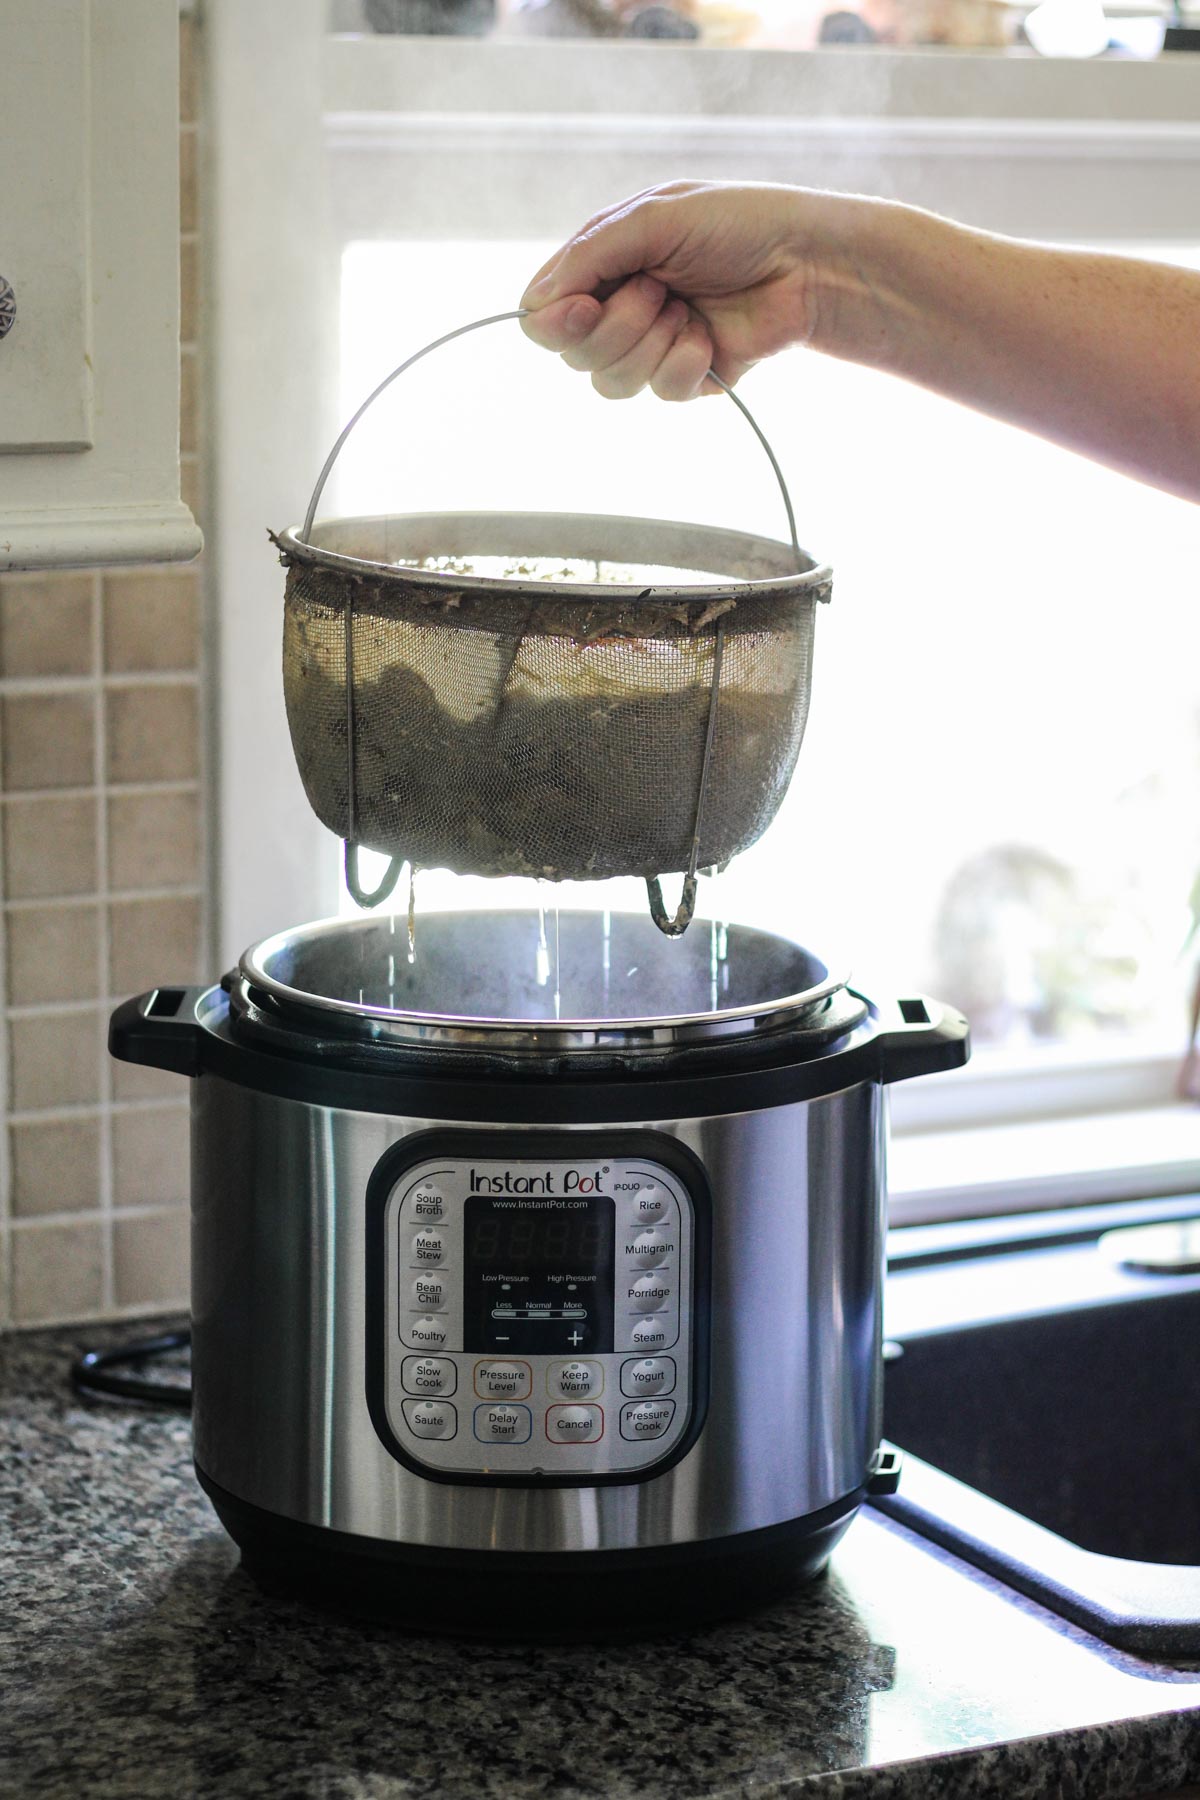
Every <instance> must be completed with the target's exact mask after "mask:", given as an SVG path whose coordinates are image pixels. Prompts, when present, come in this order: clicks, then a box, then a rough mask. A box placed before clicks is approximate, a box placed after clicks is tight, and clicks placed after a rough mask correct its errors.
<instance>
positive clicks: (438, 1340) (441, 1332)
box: [404, 1317, 446, 1350]
mask: <svg viewBox="0 0 1200 1800" xmlns="http://www.w3.org/2000/svg"><path fill="white" fill-rule="evenodd" d="M404 1336H405V1339H406V1341H407V1342H408V1343H410V1344H414V1345H416V1346H417V1347H418V1348H420V1349H423V1350H444V1349H445V1347H446V1321H445V1319H433V1318H429V1317H426V1318H423V1319H411V1320H410V1321H409V1326H408V1330H407V1331H406V1332H405V1334H404Z"/></svg>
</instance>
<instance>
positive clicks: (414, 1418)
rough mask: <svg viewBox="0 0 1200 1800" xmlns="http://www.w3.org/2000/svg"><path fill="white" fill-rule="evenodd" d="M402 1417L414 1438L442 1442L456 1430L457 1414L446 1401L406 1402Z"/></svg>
mask: <svg viewBox="0 0 1200 1800" xmlns="http://www.w3.org/2000/svg"><path fill="white" fill-rule="evenodd" d="M404 1417H405V1420H406V1422H407V1424H408V1429H409V1430H410V1431H411V1432H412V1434H413V1436H414V1437H419V1438H438V1439H440V1440H442V1441H444V1440H445V1439H446V1438H452V1437H453V1436H454V1434H455V1432H456V1431H457V1430H458V1413H457V1411H456V1410H455V1408H454V1407H453V1406H451V1404H450V1402H449V1401H448V1400H406V1401H405V1402H404Z"/></svg>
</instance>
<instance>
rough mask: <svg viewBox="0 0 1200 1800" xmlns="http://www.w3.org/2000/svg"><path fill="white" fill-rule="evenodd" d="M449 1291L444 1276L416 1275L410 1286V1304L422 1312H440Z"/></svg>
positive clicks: (443, 1307)
mask: <svg viewBox="0 0 1200 1800" xmlns="http://www.w3.org/2000/svg"><path fill="white" fill-rule="evenodd" d="M449 1291H450V1287H449V1283H448V1282H447V1280H446V1278H445V1276H444V1275H433V1274H430V1275H418V1276H417V1279H416V1280H415V1281H414V1282H413V1284H412V1303H413V1305H414V1306H416V1307H419V1308H420V1310H421V1311H422V1312H442V1311H443V1310H444V1309H445V1305H446V1296H447V1294H448V1293H449Z"/></svg>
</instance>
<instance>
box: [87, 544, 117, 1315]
mask: <svg viewBox="0 0 1200 1800" xmlns="http://www.w3.org/2000/svg"><path fill="white" fill-rule="evenodd" d="M92 579H93V582H94V584H95V585H94V589H93V613H92V655H93V657H94V659H95V662H94V667H95V670H96V724H95V754H96V892H97V895H98V898H99V902H100V904H99V905H98V906H97V908H96V930H97V933H98V945H97V954H98V961H97V973H98V976H99V983H98V985H99V987H100V991H101V993H105V994H106V993H107V992H108V990H109V988H110V986H111V985H112V984H111V980H110V977H109V961H110V957H109V904H108V902H109V893H108V786H107V780H108V708H107V706H106V704H105V690H104V585H103V578H102V576H101V575H100V574H99V573H97V574H96V575H94V576H93V578H92ZM97 1030H98V1032H99V1035H100V1043H99V1054H100V1067H99V1070H98V1074H99V1082H98V1088H99V1100H100V1113H99V1139H100V1143H99V1156H100V1168H99V1176H100V1191H99V1199H100V1221H101V1232H100V1278H101V1283H102V1290H101V1300H102V1304H103V1307H104V1310H105V1311H106V1312H110V1311H112V1310H114V1308H115V1306H116V1267H115V1264H116V1246H115V1241H114V1240H115V1233H114V1227H113V1211H114V1208H113V1166H112V1157H113V1129H112V1068H111V1065H110V1061H109V1055H108V1019H107V1014H106V1013H105V1011H104V1009H103V1008H101V1010H100V1014H99V1018H98V1021H97Z"/></svg>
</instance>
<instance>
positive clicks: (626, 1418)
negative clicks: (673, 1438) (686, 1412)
mask: <svg viewBox="0 0 1200 1800" xmlns="http://www.w3.org/2000/svg"><path fill="white" fill-rule="evenodd" d="M674 1417H675V1402H674V1401H673V1400H639V1401H638V1402H637V1404H636V1405H634V1406H623V1407H622V1408H621V1436H622V1437H623V1438H629V1439H632V1440H633V1441H634V1442H635V1443H636V1442H640V1441H642V1440H643V1439H645V1438H660V1437H662V1436H664V1434H665V1433H666V1432H667V1430H668V1429H669V1427H670V1424H671V1420H672V1419H673V1418H674Z"/></svg>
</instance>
